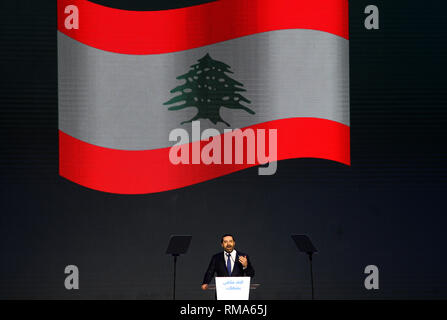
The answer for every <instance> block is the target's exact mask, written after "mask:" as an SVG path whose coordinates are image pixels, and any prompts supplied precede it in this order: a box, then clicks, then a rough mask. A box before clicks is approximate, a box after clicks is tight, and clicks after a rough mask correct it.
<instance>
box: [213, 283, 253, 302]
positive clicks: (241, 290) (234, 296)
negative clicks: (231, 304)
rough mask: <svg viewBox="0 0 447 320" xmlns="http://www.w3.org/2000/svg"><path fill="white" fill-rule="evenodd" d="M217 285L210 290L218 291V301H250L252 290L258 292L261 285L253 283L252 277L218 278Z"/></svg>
mask: <svg viewBox="0 0 447 320" xmlns="http://www.w3.org/2000/svg"><path fill="white" fill-rule="evenodd" d="M215 279H216V284H215V285H212V284H211V285H209V286H208V290H216V298H217V300H248V299H249V296H250V290H256V289H257V288H258V287H259V286H260V284H259V283H251V279H250V277H216V278H215Z"/></svg>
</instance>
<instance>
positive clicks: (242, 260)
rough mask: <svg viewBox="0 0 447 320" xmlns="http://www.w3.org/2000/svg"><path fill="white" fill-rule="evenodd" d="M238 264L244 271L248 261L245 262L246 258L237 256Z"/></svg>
mask: <svg viewBox="0 0 447 320" xmlns="http://www.w3.org/2000/svg"><path fill="white" fill-rule="evenodd" d="M239 262H240V263H241V264H242V266H243V267H244V269H245V268H247V266H248V261H247V257H246V256H239Z"/></svg>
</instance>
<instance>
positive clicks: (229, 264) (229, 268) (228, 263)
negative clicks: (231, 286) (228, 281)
mask: <svg viewBox="0 0 447 320" xmlns="http://www.w3.org/2000/svg"><path fill="white" fill-rule="evenodd" d="M227 271H228V275H229V276H231V255H230V254H229V253H227Z"/></svg>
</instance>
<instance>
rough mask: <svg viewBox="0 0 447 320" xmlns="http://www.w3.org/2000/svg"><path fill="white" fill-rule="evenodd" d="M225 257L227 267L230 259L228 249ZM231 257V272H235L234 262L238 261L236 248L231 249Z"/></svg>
mask: <svg viewBox="0 0 447 320" xmlns="http://www.w3.org/2000/svg"><path fill="white" fill-rule="evenodd" d="M224 259H225V267H226V266H227V260H228V256H227V252H226V251H224ZM230 259H231V272H233V269H234V262H235V261H236V250H233V251H231V253H230Z"/></svg>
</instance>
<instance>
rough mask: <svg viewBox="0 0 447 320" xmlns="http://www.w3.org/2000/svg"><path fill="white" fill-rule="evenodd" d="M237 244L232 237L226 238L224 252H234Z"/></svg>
mask: <svg viewBox="0 0 447 320" xmlns="http://www.w3.org/2000/svg"><path fill="white" fill-rule="evenodd" d="M235 244H236V242H234V240H233V237H232V236H227V237H224V238H223V240H222V248H224V250H225V251H226V252H228V253H230V252H231V251H233V249H234V245H235Z"/></svg>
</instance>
